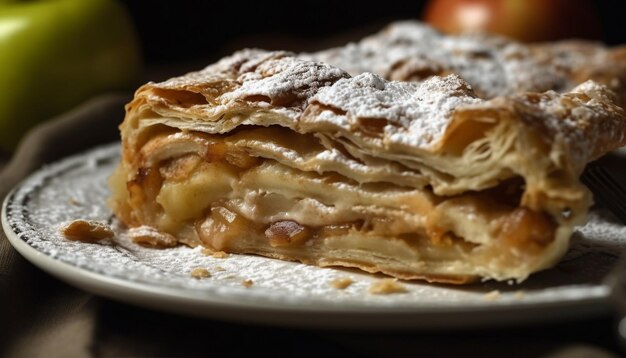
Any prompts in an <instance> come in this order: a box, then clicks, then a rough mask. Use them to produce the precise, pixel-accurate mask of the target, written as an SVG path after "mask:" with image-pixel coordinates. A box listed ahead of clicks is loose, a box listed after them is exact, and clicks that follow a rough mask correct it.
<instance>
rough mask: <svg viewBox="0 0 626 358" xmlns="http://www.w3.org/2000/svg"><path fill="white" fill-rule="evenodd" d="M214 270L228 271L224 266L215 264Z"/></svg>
mask: <svg viewBox="0 0 626 358" xmlns="http://www.w3.org/2000/svg"><path fill="white" fill-rule="evenodd" d="M213 271H226V269H225V268H223V267H222V266H215V267H213Z"/></svg>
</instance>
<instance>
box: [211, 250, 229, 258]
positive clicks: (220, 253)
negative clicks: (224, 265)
mask: <svg viewBox="0 0 626 358" xmlns="http://www.w3.org/2000/svg"><path fill="white" fill-rule="evenodd" d="M211 256H213V257H214V258H216V259H224V258H227V257H228V254H227V253H225V252H224V251H216V252H214V253H213V255H211Z"/></svg>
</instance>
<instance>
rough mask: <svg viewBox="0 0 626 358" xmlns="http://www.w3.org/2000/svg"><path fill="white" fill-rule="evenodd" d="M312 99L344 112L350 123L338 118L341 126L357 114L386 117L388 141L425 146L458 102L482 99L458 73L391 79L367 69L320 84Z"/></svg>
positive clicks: (353, 123)
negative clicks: (413, 80) (411, 79)
mask: <svg viewBox="0 0 626 358" xmlns="http://www.w3.org/2000/svg"><path fill="white" fill-rule="evenodd" d="M311 102H312V103H315V102H318V103H321V104H323V105H326V106H331V107H334V108H337V109H340V110H341V111H343V112H346V113H347V114H346V118H347V119H348V123H342V121H341V120H340V121H339V122H338V124H340V125H342V126H348V127H353V126H357V125H358V124H357V119H359V118H361V119H363V118H365V119H370V118H379V119H385V120H387V125H385V127H384V131H385V137H386V138H387V139H388V140H389V141H391V142H397V143H402V144H406V145H409V146H413V147H425V146H428V145H429V144H430V143H431V142H432V141H433V140H435V139H438V138H440V137H441V135H442V134H443V133H444V130H445V128H446V127H447V125H448V124H449V122H450V118H451V116H452V112H453V111H454V110H455V109H456V108H459V107H462V106H463V105H468V104H476V103H479V102H481V100H480V99H477V98H475V97H474V94H473V92H472V91H471V88H470V87H469V85H468V84H467V83H466V82H465V81H463V80H462V79H461V78H460V77H459V76H457V75H450V76H447V77H445V78H442V77H433V78H431V79H428V80H426V81H424V82H419V83H408V82H395V81H392V82H389V81H385V80H384V79H382V78H381V77H380V76H378V75H375V74H372V73H364V74H361V75H358V76H356V77H353V78H350V79H342V80H339V81H338V82H337V83H335V84H334V85H333V86H331V87H326V88H322V89H321V90H320V91H319V92H318V93H317V95H315V96H314V97H313V98H311ZM337 117H342V115H336V116H332V115H330V114H328V115H326V116H325V117H322V118H323V119H326V120H327V121H333V120H335V121H337Z"/></svg>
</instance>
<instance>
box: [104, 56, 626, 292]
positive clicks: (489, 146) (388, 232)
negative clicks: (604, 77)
mask: <svg viewBox="0 0 626 358" xmlns="http://www.w3.org/2000/svg"><path fill="white" fill-rule="evenodd" d="M615 101H616V99H615V95H614V94H613V93H612V92H611V91H610V90H608V89H607V88H606V87H604V86H602V85H599V84H597V83H595V82H591V81H589V82H585V83H583V84H581V85H579V86H578V87H575V88H574V89H572V90H571V91H570V92H567V93H557V92H554V91H547V92H543V93H535V92H526V93H519V94H516V95H509V96H503V97H497V98H494V99H490V100H486V99H481V98H480V97H478V96H477V95H476V93H475V92H474V91H473V90H472V88H471V87H470V85H469V84H468V83H467V82H465V81H464V80H463V79H461V78H460V77H459V76H457V75H448V76H445V77H439V76H433V77H431V78H429V79H427V80H425V81H421V82H415V83H411V82H397V81H388V80H386V79H384V78H382V77H381V76H379V75H376V74H372V73H363V74H359V75H356V76H354V77H352V76H351V75H350V74H348V73H347V72H345V71H344V70H342V69H340V68H338V67H333V66H331V65H329V64H326V63H322V62H313V61H308V60H305V59H302V58H301V57H299V56H296V55H293V54H290V53H285V52H265V51H260V50H244V51H241V52H238V53H236V54H234V55H233V56H230V57H227V58H225V59H223V60H221V61H219V62H218V63H216V64H214V65H211V66H209V67H207V68H205V69H204V70H202V71H199V72H194V73H190V74H187V75H185V76H182V77H178V78H173V79H171V80H168V81H165V82H162V83H158V84H157V83H149V84H146V85H144V86H143V87H141V88H140V89H139V90H138V91H137V93H136V95H135V98H134V100H133V101H132V102H131V103H129V104H128V105H127V108H126V109H127V115H126V118H125V120H124V122H123V123H122V125H121V127H120V128H121V133H122V154H123V159H122V162H121V163H120V165H119V167H118V169H117V171H116V173H115V174H114V175H113V176H112V178H111V187H112V190H113V196H112V198H111V207H112V208H113V211H114V213H115V214H116V215H117V217H118V218H119V219H120V220H121V221H122V222H124V223H125V224H126V225H128V226H129V227H131V228H146V227H148V228H150V230H144V231H142V232H143V233H144V234H143V235H142V236H141V242H142V243H148V244H150V245H154V246H168V245H171V243H175V242H180V243H184V244H187V245H190V246H196V245H202V246H205V247H207V248H209V249H212V250H215V251H226V252H232V253H242V254H258V255H264V256H268V257H273V258H278V259H285V260H295V261H300V262H304V263H308V264H314V265H320V266H343V267H356V268H360V269H362V270H365V271H368V272H382V273H385V274H388V275H391V276H394V277H398V278H401V279H425V280H428V281H431V282H447V283H466V282H471V281H473V280H475V279H477V278H484V279H496V280H510V279H514V280H523V279H525V278H526V277H527V276H528V275H529V274H531V273H532V272H535V271H538V270H541V269H544V268H547V267H550V266H551V265H553V264H554V263H555V262H557V260H558V259H559V258H560V257H561V256H562V255H563V253H564V252H565V250H566V249H567V247H568V242H569V238H570V235H571V232H572V229H573V227H574V225H576V224H580V223H582V222H583V221H584V218H585V215H586V212H587V209H588V207H589V205H590V195H589V193H588V191H587V190H586V189H585V188H584V187H583V186H582V185H581V184H580V183H579V181H578V177H579V175H580V173H581V172H582V170H583V169H584V166H585V165H586V163H587V162H589V161H591V160H593V159H595V158H597V157H598V156H600V155H602V154H603V153H605V152H607V151H609V150H612V149H613V148H616V147H618V146H621V145H624V144H625V143H626V138H625V137H624V133H625V131H626V119H625V117H624V113H623V110H622V109H621V108H620V107H618V106H617V105H615ZM154 229H156V230H154ZM145 232H158V235H157V234H154V235H152V237H150V235H146V234H145ZM172 238H175V240H172Z"/></svg>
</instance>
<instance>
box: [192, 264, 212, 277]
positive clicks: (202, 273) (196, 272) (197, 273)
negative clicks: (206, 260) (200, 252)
mask: <svg viewBox="0 0 626 358" xmlns="http://www.w3.org/2000/svg"><path fill="white" fill-rule="evenodd" d="M191 277H193V278H197V279H201V278H207V277H211V273H210V272H209V270H207V269H205V268H203V267H196V268H195V269H193V270H191Z"/></svg>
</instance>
